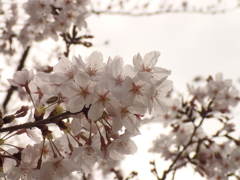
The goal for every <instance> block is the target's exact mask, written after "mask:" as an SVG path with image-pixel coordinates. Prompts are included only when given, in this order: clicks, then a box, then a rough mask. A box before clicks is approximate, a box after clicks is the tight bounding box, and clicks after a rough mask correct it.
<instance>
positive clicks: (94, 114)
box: [88, 102, 104, 121]
mask: <svg viewBox="0 0 240 180" xmlns="http://www.w3.org/2000/svg"><path fill="white" fill-rule="evenodd" d="M103 110H104V107H103V104H102V103H101V102H96V103H94V104H93V105H92V106H91V107H90V109H89V111H88V118H89V119H91V120H92V121H95V120H97V119H99V118H100V117H101V116H102V114H103Z"/></svg>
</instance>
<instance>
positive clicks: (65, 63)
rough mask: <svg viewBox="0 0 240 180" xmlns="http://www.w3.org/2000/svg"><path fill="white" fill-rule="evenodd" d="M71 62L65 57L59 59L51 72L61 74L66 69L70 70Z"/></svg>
mask: <svg viewBox="0 0 240 180" xmlns="http://www.w3.org/2000/svg"><path fill="white" fill-rule="evenodd" d="M71 64H72V62H71V61H70V60H69V59H68V58H66V57H61V59H60V60H59V61H58V63H57V64H56V65H55V66H54V67H53V71H54V72H55V73H56V72H61V73H63V71H64V70H65V69H66V68H70V67H71Z"/></svg>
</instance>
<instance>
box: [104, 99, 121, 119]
mask: <svg viewBox="0 0 240 180" xmlns="http://www.w3.org/2000/svg"><path fill="white" fill-rule="evenodd" d="M106 110H107V112H108V113H109V114H110V116H112V117H117V116H119V114H120V107H119V105H118V103H117V102H115V101H110V102H108V103H107V105H106Z"/></svg>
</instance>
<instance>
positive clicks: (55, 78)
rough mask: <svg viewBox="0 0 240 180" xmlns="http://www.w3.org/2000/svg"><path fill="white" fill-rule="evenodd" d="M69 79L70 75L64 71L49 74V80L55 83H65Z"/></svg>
mask: <svg viewBox="0 0 240 180" xmlns="http://www.w3.org/2000/svg"><path fill="white" fill-rule="evenodd" d="M67 80H69V77H67V76H65V75H64V74H62V73H55V74H51V75H50V76H49V81H50V82H52V83H53V84H63V83H64V82H66V81H67Z"/></svg>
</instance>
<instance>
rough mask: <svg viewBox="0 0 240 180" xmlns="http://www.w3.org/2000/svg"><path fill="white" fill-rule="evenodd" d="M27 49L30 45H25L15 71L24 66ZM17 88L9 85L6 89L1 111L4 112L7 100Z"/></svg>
mask: <svg viewBox="0 0 240 180" xmlns="http://www.w3.org/2000/svg"><path fill="white" fill-rule="evenodd" d="M29 50H30V46H28V47H27V49H26V50H25V51H24V53H23V55H22V57H21V59H20V61H19V65H18V68H17V71H20V70H21V69H22V68H23V67H24V63H25V61H26V58H27V55H28V53H29ZM15 90H17V87H14V86H11V87H10V88H9V89H8V91H7V96H6V98H5V100H4V102H3V111H4V113H6V111H7V105H8V102H9V101H10V99H11V96H12V94H13V92H14V91H15Z"/></svg>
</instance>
